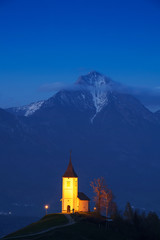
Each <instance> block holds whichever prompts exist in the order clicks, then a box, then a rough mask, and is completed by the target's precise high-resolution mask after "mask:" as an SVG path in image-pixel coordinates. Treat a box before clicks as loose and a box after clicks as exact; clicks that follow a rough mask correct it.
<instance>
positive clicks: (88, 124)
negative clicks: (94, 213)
mask: <svg viewBox="0 0 160 240" xmlns="http://www.w3.org/2000/svg"><path fill="white" fill-rule="evenodd" d="M120 89H121V88H120V86H119V84H118V83H116V82H113V81H112V80H111V79H109V78H107V77H105V76H104V75H102V74H100V73H97V72H95V71H94V72H90V73H89V74H87V75H85V76H81V77H80V78H79V79H78V80H77V81H76V83H75V86H74V88H73V89H62V90H60V91H58V92H57V93H56V94H54V96H53V97H51V98H49V99H48V100H46V101H43V102H39V103H35V104H34V103H33V104H31V105H29V106H25V108H24V107H22V108H11V109H7V110H1V111H0V134H1V135H2V136H3V138H1V144H0V158H1V163H0V164H1V166H0V181H1V183H2V184H1V186H0V191H1V193H2V194H1V196H2V197H1V199H0V203H1V206H2V207H3V210H4V211H8V210H12V211H13V213H15V214H30V215H33V214H40V213H41V212H42V211H43V204H44V203H49V204H50V205H51V209H52V210H54V211H55V210H58V209H60V208H59V206H60V201H59V200H60V198H61V176H62V175H63V173H64V171H65V169H66V167H67V165H68V160H69V151H70V149H72V150H73V156H72V161H73V165H74V168H75V169H76V172H77V174H78V176H79V181H80V189H81V188H82V189H83V190H84V192H86V193H88V195H89V196H90V197H92V190H91V188H90V186H89V184H90V181H91V180H92V179H93V178H96V177H98V176H104V177H105V178H106V181H107V183H108V185H109V186H110V187H111V188H112V190H113V192H114V194H115V196H116V201H117V202H118V204H119V205H120V206H124V204H125V203H126V201H130V202H131V203H132V204H133V205H135V207H139V208H146V209H147V210H155V211H158V210H159V199H160V193H159V180H160V176H159V170H160V161H159V157H160V148H159V142H160V117H159V113H158V112H157V113H152V112H151V111H149V110H148V109H147V108H146V107H145V106H144V105H143V104H142V103H141V102H140V101H139V100H137V99H136V98H135V97H134V96H132V95H131V94H127V93H124V92H122V91H121V90H120ZM149 192H150V193H149Z"/></svg>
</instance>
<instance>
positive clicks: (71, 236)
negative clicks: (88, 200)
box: [4, 213, 160, 240]
mask: <svg viewBox="0 0 160 240" xmlns="http://www.w3.org/2000/svg"><path fill="white" fill-rule="evenodd" d="M70 216H71V217H72V218H73V219H74V224H72V225H67V226H64V225H65V224H67V223H68V220H67V218H66V216H65V215H63V214H49V215H47V216H45V217H44V218H42V219H41V220H40V221H38V222H36V223H33V224H31V225H29V226H27V227H25V228H23V229H21V230H19V231H17V232H15V233H13V234H10V235H8V236H7V237H6V239H7V238H9V237H10V239H13V238H11V237H14V239H17V240H18V239H23V240H29V239H31V240H75V239H76V240H159V239H160V220H159V218H158V217H157V216H156V214H154V213H150V214H149V215H148V216H142V215H137V214H136V215H135V216H133V219H132V220H125V219H123V218H122V217H121V216H120V215H119V216H116V217H115V219H114V221H112V222H108V224H107V225H106V221H105V218H104V217H102V216H99V215H96V214H95V213H86V214H79V213H75V214H71V215H70ZM61 225H62V226H61ZM52 227H55V229H52V230H50V231H47V232H45V233H41V234H39V235H34V236H26V237H25V236H24V235H27V234H31V233H38V232H41V231H44V230H47V229H49V228H52ZM21 235H23V237H22V238H19V237H20V236H21ZM4 239H5V238H4Z"/></svg>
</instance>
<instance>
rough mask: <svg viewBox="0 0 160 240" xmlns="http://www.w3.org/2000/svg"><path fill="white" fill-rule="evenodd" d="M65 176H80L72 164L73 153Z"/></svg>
mask: <svg viewBox="0 0 160 240" xmlns="http://www.w3.org/2000/svg"><path fill="white" fill-rule="evenodd" d="M63 177H78V176H77V174H76V172H75V171H74V168H73V165H72V161H71V154H70V160H69V164H68V167H67V170H66V171H65V173H64V175H63Z"/></svg>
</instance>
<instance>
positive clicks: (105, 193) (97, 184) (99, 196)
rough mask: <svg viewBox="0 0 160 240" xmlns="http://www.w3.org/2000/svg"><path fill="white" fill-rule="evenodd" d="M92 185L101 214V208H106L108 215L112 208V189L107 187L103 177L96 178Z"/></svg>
mask: <svg viewBox="0 0 160 240" xmlns="http://www.w3.org/2000/svg"><path fill="white" fill-rule="evenodd" d="M90 185H91V187H92V188H93V191H94V193H95V196H94V201H95V203H96V210H97V212H98V213H99V214H100V212H101V210H102V209H104V208H105V209H106V217H107V216H108V213H109V211H110V210H111V208H112V200H113V194H112V191H111V190H110V189H109V188H108V187H107V185H106V183H105V180H104V178H103V177H100V178H98V179H94V181H92V182H91V184H90Z"/></svg>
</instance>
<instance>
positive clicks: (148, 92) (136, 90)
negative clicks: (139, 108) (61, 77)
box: [39, 81, 160, 111]
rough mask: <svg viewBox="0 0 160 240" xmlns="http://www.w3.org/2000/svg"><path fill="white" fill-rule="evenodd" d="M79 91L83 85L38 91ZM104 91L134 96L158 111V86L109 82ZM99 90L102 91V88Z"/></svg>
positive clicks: (51, 85) (58, 85)
mask: <svg viewBox="0 0 160 240" xmlns="http://www.w3.org/2000/svg"><path fill="white" fill-rule="evenodd" d="M89 88H92V87H89ZM79 89H83V85H81V84H75V83H66V82H54V83H49V84H44V85H42V86H41V87H40V89H39V90H40V91H41V92H52V93H56V92H58V91H60V90H71V91H76V90H79ZM106 89H108V90H110V89H112V91H117V92H120V93H125V94H131V95H133V96H135V97H136V98H137V99H139V100H140V101H141V102H142V103H143V104H144V105H145V106H146V107H148V108H149V109H150V110H151V111H156V110H159V109H160V86H157V87H153V88H149V87H148V88H147V87H135V86H127V85H123V84H121V83H117V82H114V81H111V84H110V85H108V88H106V87H104V91H106ZM101 90H103V87H102V89H101Z"/></svg>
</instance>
